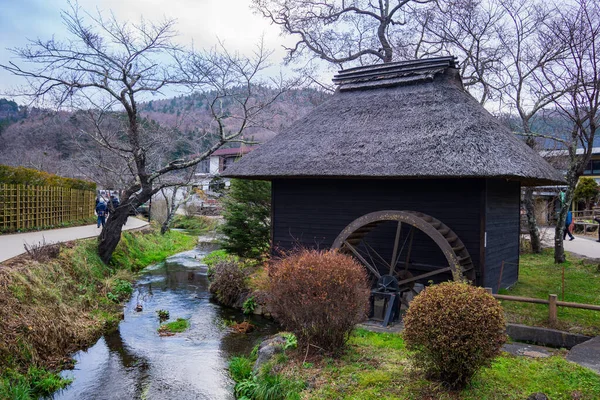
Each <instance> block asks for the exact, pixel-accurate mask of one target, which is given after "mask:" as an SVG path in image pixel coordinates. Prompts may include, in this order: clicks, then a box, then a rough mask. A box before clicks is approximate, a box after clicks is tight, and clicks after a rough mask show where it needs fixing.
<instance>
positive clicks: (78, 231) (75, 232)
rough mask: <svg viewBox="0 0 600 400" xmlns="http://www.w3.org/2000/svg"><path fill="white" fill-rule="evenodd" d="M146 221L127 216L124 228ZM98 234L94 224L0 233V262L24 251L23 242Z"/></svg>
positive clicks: (143, 224) (53, 240) (57, 240)
mask: <svg viewBox="0 0 600 400" xmlns="http://www.w3.org/2000/svg"><path fill="white" fill-rule="evenodd" d="M146 225H148V222H146V221H143V220H141V219H138V218H134V217H129V219H128V220H127V225H125V226H124V230H130V229H137V228H142V227H144V226H146ZM99 234H100V229H99V228H97V227H96V225H85V226H76V227H73V228H62V229H51V230H47V231H36V232H27V233H16V234H12V235H0V262H2V261H5V260H8V259H9V258H13V257H16V256H18V255H19V254H23V253H25V247H24V246H23V245H24V244H25V243H28V244H33V243H39V242H41V241H43V240H44V239H45V240H46V242H48V243H56V242H61V243H62V242H69V241H71V240H75V239H85V238H90V237H94V236H98V235H99Z"/></svg>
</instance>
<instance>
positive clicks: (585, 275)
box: [502, 249, 600, 336]
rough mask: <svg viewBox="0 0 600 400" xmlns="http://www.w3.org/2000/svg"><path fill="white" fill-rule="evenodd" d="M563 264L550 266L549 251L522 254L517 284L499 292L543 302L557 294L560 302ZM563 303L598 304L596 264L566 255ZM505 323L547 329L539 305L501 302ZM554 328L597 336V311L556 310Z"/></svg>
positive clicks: (542, 307) (599, 328)
mask: <svg viewBox="0 0 600 400" xmlns="http://www.w3.org/2000/svg"><path fill="white" fill-rule="evenodd" d="M562 272H563V265H556V264H554V258H553V250H552V249H544V251H543V253H542V254H523V255H521V258H520V266H519V282H518V283H517V284H516V285H515V286H514V287H513V288H511V289H510V290H508V291H503V292H502V293H505V294H510V295H514V296H525V297H536V298H540V299H547V298H548V295H549V294H557V295H558V298H559V300H562V295H561V294H562ZM564 274H565V290H564V293H565V296H564V301H570V302H576V303H584V304H600V270H599V266H598V265H586V264H585V263H584V262H583V260H582V259H578V258H575V257H574V256H572V255H569V257H568V261H567V262H566V263H564ZM502 306H503V307H504V309H505V311H506V317H507V319H508V321H509V322H514V323H519V324H526V325H536V326H549V324H548V306H546V305H539V304H528V303H517V302H511V301H504V302H502ZM552 327H554V328H558V329H562V330H567V331H570V332H573V333H582V334H587V335H593V336H595V335H600V312H598V311H589V310H579V309H574V308H565V307H558V324H557V325H554V326H552Z"/></svg>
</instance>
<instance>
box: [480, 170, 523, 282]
mask: <svg viewBox="0 0 600 400" xmlns="http://www.w3.org/2000/svg"><path fill="white" fill-rule="evenodd" d="M520 201H521V187H520V185H519V183H518V182H507V181H504V180H495V179H489V180H488V181H487V182H486V217H485V221H486V233H487V243H486V248H485V264H486V268H485V277H484V286H487V287H491V288H493V290H494V292H497V291H498V288H499V286H498V282H499V280H500V279H501V280H502V282H501V284H500V287H501V288H507V287H509V286H511V285H513V284H514V283H516V282H517V279H518V278H519V218H520V216H519V214H520ZM503 261H504V268H502V262H503ZM501 269H502V277H500V272H501Z"/></svg>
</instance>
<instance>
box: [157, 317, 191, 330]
mask: <svg viewBox="0 0 600 400" xmlns="http://www.w3.org/2000/svg"><path fill="white" fill-rule="evenodd" d="M189 327H190V321H189V320H187V319H185V318H177V319H176V320H175V321H172V322H167V323H165V324H162V325H161V326H160V327H159V328H158V332H159V333H181V332H184V331H186V330H187V329H188V328H189Z"/></svg>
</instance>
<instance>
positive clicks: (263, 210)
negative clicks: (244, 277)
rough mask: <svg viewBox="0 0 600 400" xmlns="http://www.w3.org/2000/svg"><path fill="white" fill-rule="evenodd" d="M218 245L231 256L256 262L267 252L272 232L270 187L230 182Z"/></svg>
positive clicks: (265, 184) (242, 181) (266, 184)
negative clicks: (222, 236) (222, 237)
mask: <svg viewBox="0 0 600 400" xmlns="http://www.w3.org/2000/svg"><path fill="white" fill-rule="evenodd" d="M223 217H224V219H225V222H224V224H223V225H221V232H222V233H223V234H225V235H226V236H227V237H226V238H225V239H223V240H221V242H220V245H221V247H222V248H223V249H225V250H227V252H229V253H231V254H235V255H237V256H240V257H245V258H254V259H259V258H260V257H261V256H262V255H263V254H264V253H265V252H267V251H268V250H269V242H270V232H271V183H270V182H265V181H254V180H246V179H232V180H231V187H230V188H229V192H228V193H227V195H226V196H225V199H224V200H223Z"/></svg>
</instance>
